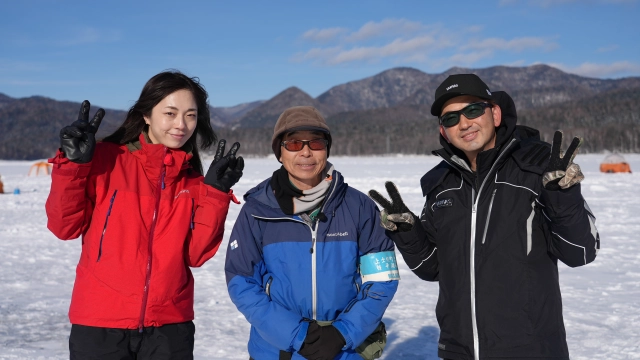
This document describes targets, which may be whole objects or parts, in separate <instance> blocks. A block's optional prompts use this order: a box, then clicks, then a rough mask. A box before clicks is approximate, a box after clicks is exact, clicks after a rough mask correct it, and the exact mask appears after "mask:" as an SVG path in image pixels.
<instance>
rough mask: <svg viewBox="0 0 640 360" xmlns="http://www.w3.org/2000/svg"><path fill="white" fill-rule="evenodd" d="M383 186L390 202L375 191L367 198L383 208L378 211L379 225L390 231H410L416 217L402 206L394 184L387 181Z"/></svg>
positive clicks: (370, 192)
mask: <svg viewBox="0 0 640 360" xmlns="http://www.w3.org/2000/svg"><path fill="white" fill-rule="evenodd" d="M384 186H385V187H386V188H387V192H388V193H389V197H391V201H392V202H390V201H389V200H387V199H386V198H385V197H384V196H382V195H380V193H379V192H377V191H375V190H370V191H369V196H370V197H371V198H372V199H373V200H374V201H375V202H377V203H378V204H380V206H382V208H383V210H382V211H380V220H381V221H380V225H382V227H383V228H385V229H387V230H390V231H396V230H397V231H400V232H405V231H409V230H411V228H412V227H413V224H414V223H415V221H416V220H415V219H416V218H417V217H416V216H415V215H414V214H413V213H412V212H411V210H409V208H408V207H407V206H406V205H405V204H404V202H403V201H402V197H400V193H399V192H398V188H397V187H396V185H395V184H394V183H392V182H391V181H387V182H386V183H384Z"/></svg>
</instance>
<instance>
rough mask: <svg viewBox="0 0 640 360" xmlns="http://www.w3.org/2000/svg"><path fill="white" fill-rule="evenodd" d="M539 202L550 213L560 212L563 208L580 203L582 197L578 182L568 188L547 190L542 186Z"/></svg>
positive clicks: (581, 202)
mask: <svg viewBox="0 0 640 360" xmlns="http://www.w3.org/2000/svg"><path fill="white" fill-rule="evenodd" d="M540 202H541V203H542V205H544V207H545V208H546V209H547V210H548V211H549V212H551V213H560V212H562V211H563V209H567V208H573V207H575V206H576V205H582V204H583V203H584V198H583V197H582V191H581V187H580V183H578V184H575V185H573V186H571V187H570V188H568V189H560V190H547V189H544V188H543V189H542V194H541V196H540Z"/></svg>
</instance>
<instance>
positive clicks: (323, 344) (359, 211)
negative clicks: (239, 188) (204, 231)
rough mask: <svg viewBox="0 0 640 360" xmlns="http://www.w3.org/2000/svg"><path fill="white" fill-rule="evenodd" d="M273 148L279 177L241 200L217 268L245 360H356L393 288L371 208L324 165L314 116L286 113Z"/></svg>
mask: <svg viewBox="0 0 640 360" xmlns="http://www.w3.org/2000/svg"><path fill="white" fill-rule="evenodd" d="M272 148H273V151H274V153H275V155H276V158H277V159H278V161H280V162H281V163H282V167H281V168H280V169H278V170H276V171H275V172H274V173H273V176H272V177H271V178H268V179H266V180H265V181H263V182H262V183H260V184H259V185H258V186H256V187H255V188H253V189H251V190H249V192H248V193H247V194H246V195H245V196H244V198H245V201H246V203H245V204H244V206H243V207H242V210H241V212H240V215H239V216H238V219H237V220H236V223H235V225H234V227H233V231H232V233H231V237H230V239H229V247H228V249H227V258H226V264H225V272H226V278H227V287H228V290H229V295H230V296H231V300H232V301H233V302H234V304H235V305H236V307H237V308H238V310H239V311H240V312H241V313H242V314H243V315H244V316H245V317H246V318H247V320H248V321H249V323H250V324H251V334H250V339H249V345H248V349H249V355H250V356H251V358H253V359H256V360H263V359H274V360H276V359H301V358H305V359H319V360H320V359H327V360H328V359H362V357H361V356H360V355H359V353H362V352H363V348H364V347H366V345H367V344H369V343H371V341H369V340H370V339H371V337H370V336H372V337H376V336H377V337H384V335H385V330H384V325H383V324H382V323H381V319H382V315H383V314H384V312H385V310H386V308H387V306H388V305H389V303H390V302H391V299H392V298H393V295H394V294H395V292H396V289H397V287H398V280H399V278H400V277H399V274H398V268H397V264H396V261H395V253H394V245H393V242H392V241H391V240H390V239H389V238H388V237H387V236H386V235H385V232H384V229H383V228H381V227H380V226H379V225H378V218H379V212H378V210H377V208H376V206H375V203H374V202H373V201H371V199H369V198H368V197H367V196H366V195H364V194H363V193H361V192H359V191H357V190H355V189H353V188H351V187H349V186H348V185H347V184H346V183H345V182H344V181H343V178H342V175H340V173H339V172H338V171H336V170H335V169H334V167H333V165H332V164H331V163H329V162H328V161H327V158H328V157H329V151H330V149H331V133H330V131H329V127H328V126H327V124H326V122H325V120H324V118H323V117H322V115H321V114H320V113H319V112H318V111H317V110H316V109H315V108H313V107H311V106H297V107H292V108H289V109H287V110H285V111H284V112H283V113H282V115H281V116H280V118H279V119H278V121H277V123H276V125H275V128H274V134H273V139H272ZM367 338H369V339H367ZM367 351H368V352H371V348H368V350H367ZM374 353H375V354H373V355H372V354H369V355H367V356H369V358H374V357H378V356H380V354H381V349H379V351H374ZM365 358H366V356H365Z"/></svg>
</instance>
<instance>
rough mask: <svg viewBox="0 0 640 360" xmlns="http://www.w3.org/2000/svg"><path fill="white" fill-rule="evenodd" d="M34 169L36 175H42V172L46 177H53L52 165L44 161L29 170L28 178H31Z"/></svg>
mask: <svg viewBox="0 0 640 360" xmlns="http://www.w3.org/2000/svg"><path fill="white" fill-rule="evenodd" d="M34 169H35V171H36V175H39V174H40V170H42V172H43V173H44V175H51V164H49V163H46V162H44V161H40V162H37V163H35V164H33V165H31V168H29V175H27V176H31V172H32V171H33V170H34Z"/></svg>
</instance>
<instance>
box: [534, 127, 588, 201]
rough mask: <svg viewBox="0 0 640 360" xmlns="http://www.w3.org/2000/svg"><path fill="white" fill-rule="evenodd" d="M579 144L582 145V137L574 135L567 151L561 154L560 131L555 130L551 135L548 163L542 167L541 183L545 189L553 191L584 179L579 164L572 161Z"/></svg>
mask: <svg viewBox="0 0 640 360" xmlns="http://www.w3.org/2000/svg"><path fill="white" fill-rule="evenodd" d="M580 145H582V139H581V138H579V137H574V138H573V141H571V144H570V145H569V148H568V149H567V151H566V152H565V153H564V154H561V153H560V148H561V147H562V131H556V133H555V134H554V135H553V144H552V145H551V156H550V158H549V165H547V168H546V169H544V176H543V177H542V185H543V186H544V188H545V189H547V190H554V191H555V190H560V189H567V188H569V187H571V186H573V185H575V184H577V183H579V182H580V181H582V180H583V179H584V175H583V174H582V171H581V170H580V166H579V165H578V164H574V163H573V158H574V157H575V156H576V154H577V153H578V148H579V147H580Z"/></svg>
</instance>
